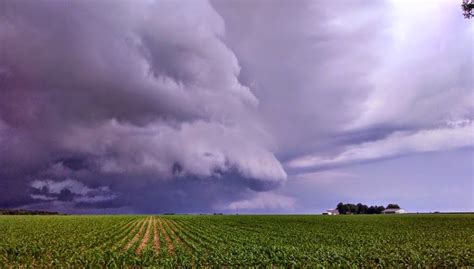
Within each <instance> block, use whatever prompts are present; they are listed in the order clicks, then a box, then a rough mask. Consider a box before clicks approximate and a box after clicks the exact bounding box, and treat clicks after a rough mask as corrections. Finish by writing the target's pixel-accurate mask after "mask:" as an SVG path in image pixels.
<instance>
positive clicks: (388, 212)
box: [382, 208, 408, 214]
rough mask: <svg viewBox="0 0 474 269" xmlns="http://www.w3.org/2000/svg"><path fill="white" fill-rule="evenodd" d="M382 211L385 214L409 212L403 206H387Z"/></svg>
mask: <svg viewBox="0 0 474 269" xmlns="http://www.w3.org/2000/svg"><path fill="white" fill-rule="evenodd" d="M382 213H383V214H405V213H408V212H407V211H406V210H405V209H402V208H387V209H385V210H384V211H383V212H382Z"/></svg>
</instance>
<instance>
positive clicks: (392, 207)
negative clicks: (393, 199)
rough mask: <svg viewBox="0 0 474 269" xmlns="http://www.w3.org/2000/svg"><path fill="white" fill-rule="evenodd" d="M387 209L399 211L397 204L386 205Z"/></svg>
mask: <svg viewBox="0 0 474 269" xmlns="http://www.w3.org/2000/svg"><path fill="white" fill-rule="evenodd" d="M387 209H400V206H398V205H397V204H388V205H387Z"/></svg>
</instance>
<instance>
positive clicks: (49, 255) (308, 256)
mask: <svg viewBox="0 0 474 269" xmlns="http://www.w3.org/2000/svg"><path fill="white" fill-rule="evenodd" d="M473 253H474V214H458V215H456V214H433V215H429V214H419V215H417V214H408V215H352V216H310V215H239V216H231V215H229V216H197V215H170V216H147V215H144V216H0V267H2V268H3V267H11V266H13V267H16V266H29V267H44V266H47V267H49V266H52V267H55V266H57V267H84V266H94V267H99V266H101V267H122V266H124V267H128V266H150V267H176V266H182V267H242V266H243V267H249V266H252V267H376V266H377V267H407V266H414V267H421V266H423V267H461V266H465V267H472V266H474V257H473V256H474V255H473Z"/></svg>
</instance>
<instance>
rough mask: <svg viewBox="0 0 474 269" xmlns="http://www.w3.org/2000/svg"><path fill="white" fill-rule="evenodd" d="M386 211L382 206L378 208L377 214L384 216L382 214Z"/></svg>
mask: <svg viewBox="0 0 474 269" xmlns="http://www.w3.org/2000/svg"><path fill="white" fill-rule="evenodd" d="M384 210H385V207H383V206H382V205H379V206H377V213H376V214H382V212H383V211H384Z"/></svg>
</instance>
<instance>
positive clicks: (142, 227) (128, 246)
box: [125, 220, 147, 251]
mask: <svg viewBox="0 0 474 269" xmlns="http://www.w3.org/2000/svg"><path fill="white" fill-rule="evenodd" d="M146 222H147V221H146V220H145V221H143V222H142V225H141V227H140V230H138V232H137V233H136V234H135V236H134V237H133V238H132V240H130V241H129V242H128V243H127V245H125V251H127V250H129V249H130V248H131V247H132V246H133V244H135V242H137V241H138V239H139V238H140V235H141V234H142V233H143V229H144V228H145V226H146ZM134 231H136V229H135V230H134Z"/></svg>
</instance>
